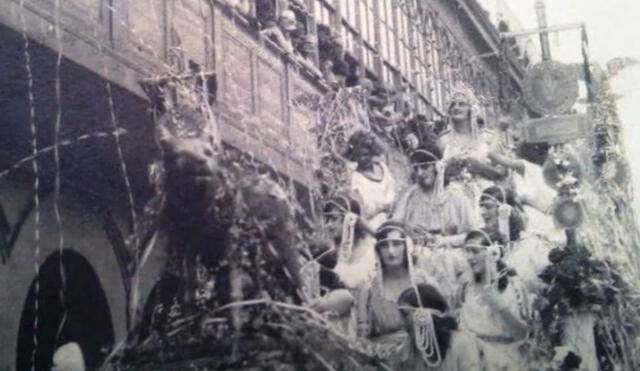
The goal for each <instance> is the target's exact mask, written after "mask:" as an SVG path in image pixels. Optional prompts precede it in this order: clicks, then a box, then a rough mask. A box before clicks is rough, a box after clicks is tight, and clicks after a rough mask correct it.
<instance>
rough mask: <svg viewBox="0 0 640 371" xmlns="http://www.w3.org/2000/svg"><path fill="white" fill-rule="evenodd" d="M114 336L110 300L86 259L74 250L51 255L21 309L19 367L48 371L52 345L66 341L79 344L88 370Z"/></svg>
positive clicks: (109, 344) (101, 356)
mask: <svg viewBox="0 0 640 371" xmlns="http://www.w3.org/2000/svg"><path fill="white" fill-rule="evenodd" d="M36 285H37V286H38V290H37V299H38V309H37V311H36V306H35V301H36ZM36 319H37V323H38V325H37V327H36V326H35V323H36ZM114 339H115V335H114V329H113V323H112V319H111V311H110V308H109V303H108V301H107V297H106V294H105V292H104V290H103V288H102V285H101V284H100V280H99V279H98V275H97V274H96V272H95V270H94V268H93V267H92V266H91V264H90V263H89V261H88V260H87V259H86V258H85V257H84V256H82V255H81V254H80V253H78V252H76V251H74V250H72V249H63V250H59V251H55V252H53V253H52V254H50V255H49V256H48V257H47V258H46V259H45V261H44V262H43V263H42V265H41V266H40V269H39V277H38V279H37V280H36V279H34V280H33V281H32V283H31V285H30V288H29V291H28V293H27V297H26V299H25V301H24V305H23V308H22V314H21V318H20V326H19V330H18V339H17V354H16V367H17V370H18V371H23V370H24V371H29V370H32V369H36V370H49V369H50V368H51V366H52V361H53V354H54V351H55V349H57V348H58V347H60V346H62V345H64V344H66V343H70V342H75V343H77V344H78V345H79V346H80V349H81V350H82V354H83V358H84V361H85V365H86V369H87V370H92V369H95V368H97V367H98V366H100V364H101V363H102V361H103V360H104V357H105V356H106V354H107V353H108V352H109V351H110V349H111V348H112V346H113V344H114ZM34 340H37V343H36V342H35V341H34ZM34 345H35V352H34Z"/></svg>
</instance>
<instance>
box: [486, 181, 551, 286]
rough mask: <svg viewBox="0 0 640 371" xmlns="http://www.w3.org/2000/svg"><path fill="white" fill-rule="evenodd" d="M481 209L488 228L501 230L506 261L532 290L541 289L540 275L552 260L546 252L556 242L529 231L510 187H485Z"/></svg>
mask: <svg viewBox="0 0 640 371" xmlns="http://www.w3.org/2000/svg"><path fill="white" fill-rule="evenodd" d="M480 211H481V215H482V219H483V221H484V225H485V229H486V230H490V231H493V232H496V233H499V234H500V236H501V237H500V238H501V239H502V240H503V241H505V244H504V260H505V262H506V263H507V265H508V266H509V267H511V268H513V269H515V271H516V272H517V273H518V276H519V277H520V278H521V279H522V281H523V282H524V284H525V285H526V286H527V288H528V289H529V290H530V291H531V293H533V294H536V293H538V292H539V291H540V290H541V289H542V287H543V286H544V283H543V282H542V280H540V278H538V277H539V275H540V273H542V271H543V270H544V268H545V267H546V266H548V265H549V264H550V263H549V260H548V258H547V256H548V255H549V252H550V251H551V249H552V248H553V246H552V245H551V244H550V243H549V242H548V241H546V240H544V239H542V238H540V237H538V235H537V234H530V233H527V232H526V229H525V220H524V218H523V216H522V208H521V206H520V204H519V203H518V202H517V201H516V199H515V195H514V193H513V192H512V191H511V190H510V189H508V188H504V187H500V186H493V187H489V188H487V189H485V190H484V191H483V192H482V195H481V196H480Z"/></svg>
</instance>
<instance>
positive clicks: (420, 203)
mask: <svg viewBox="0 0 640 371" xmlns="http://www.w3.org/2000/svg"><path fill="white" fill-rule="evenodd" d="M409 160H410V162H411V167H412V169H413V172H412V179H413V181H414V184H413V185H411V186H410V187H409V188H408V189H407V190H406V191H405V192H404V193H403V194H402V195H401V196H400V198H399V200H398V202H397V204H396V206H395V209H394V211H393V219H396V220H401V221H403V222H404V223H405V224H406V225H407V227H408V228H409V230H410V232H411V234H412V237H413V238H414V239H415V240H416V241H418V242H424V243H425V244H430V245H436V246H440V245H450V246H460V245H462V242H463V241H464V236H465V235H466V233H467V232H469V231H470V230H472V229H474V227H476V225H475V224H476V223H475V220H474V215H473V208H474V205H473V204H471V203H470V202H469V200H468V198H466V197H464V195H463V194H461V193H460V192H457V191H456V190H455V189H447V188H445V187H444V183H445V180H444V175H445V174H444V173H445V169H444V163H443V162H442V161H441V160H442V152H441V151H440V149H438V148H437V147H435V146H431V147H429V146H425V145H423V146H421V147H420V148H418V149H416V150H415V151H413V152H412V153H411V154H410V156H409Z"/></svg>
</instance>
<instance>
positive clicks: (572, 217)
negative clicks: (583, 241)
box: [552, 198, 584, 229]
mask: <svg viewBox="0 0 640 371" xmlns="http://www.w3.org/2000/svg"><path fill="white" fill-rule="evenodd" d="M552 213H553V220H554V221H555V223H556V225H557V226H558V227H560V228H563V229H576V228H578V227H579V226H580V224H582V221H583V219H584V214H583V211H582V206H580V204H579V203H577V202H576V201H574V200H572V199H570V198H561V199H559V200H558V201H557V202H556V204H555V205H554V206H553V212H552Z"/></svg>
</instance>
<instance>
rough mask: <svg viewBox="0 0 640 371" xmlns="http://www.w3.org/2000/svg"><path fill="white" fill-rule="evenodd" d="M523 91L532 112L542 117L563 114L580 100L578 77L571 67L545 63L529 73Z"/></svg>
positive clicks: (534, 67)
mask: <svg viewBox="0 0 640 371" xmlns="http://www.w3.org/2000/svg"><path fill="white" fill-rule="evenodd" d="M523 89H524V99H525V101H526V103H527V106H529V108H530V109H531V110H532V111H534V112H536V113H538V114H540V115H554V114H562V113H566V112H567V111H568V110H569V109H570V108H571V106H573V104H574V103H575V102H576V101H577V99H578V76H577V73H576V71H575V70H574V69H573V68H572V67H570V66H567V65H564V64H562V63H560V62H555V61H544V62H540V63H538V64H536V65H535V66H533V68H532V69H531V70H529V71H528V72H527V75H526V76H525V78H524V87H523Z"/></svg>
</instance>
